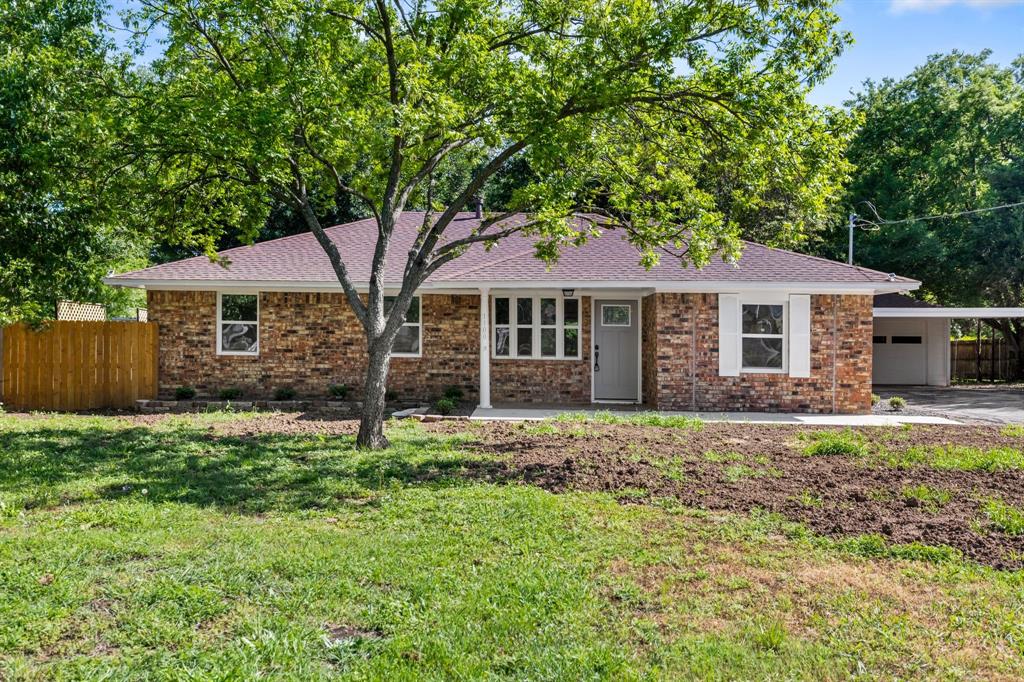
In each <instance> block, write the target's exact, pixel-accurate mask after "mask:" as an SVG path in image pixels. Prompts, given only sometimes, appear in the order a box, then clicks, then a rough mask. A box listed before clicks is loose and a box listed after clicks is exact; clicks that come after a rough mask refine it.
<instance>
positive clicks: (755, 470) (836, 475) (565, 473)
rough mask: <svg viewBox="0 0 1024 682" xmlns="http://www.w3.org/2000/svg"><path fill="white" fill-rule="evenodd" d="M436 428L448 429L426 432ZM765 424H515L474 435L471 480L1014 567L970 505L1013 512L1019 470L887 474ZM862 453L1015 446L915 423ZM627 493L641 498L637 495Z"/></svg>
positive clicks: (879, 435)
mask: <svg viewBox="0 0 1024 682" xmlns="http://www.w3.org/2000/svg"><path fill="white" fill-rule="evenodd" d="M426 428H430V429H432V430H435V431H451V430H458V428H459V427H458V426H457V425H452V424H445V423H440V424H431V425H429V426H428V427H426ZM816 430H820V429H812V428H805V427H793V426H776V425H752V424H707V425H705V427H704V428H703V429H702V430H700V431H686V430H680V429H669V428H653V427H647V426H634V425H622V424H619V425H602V424H589V425H587V427H586V429H580V428H579V427H578V426H577V425H562V426H560V427H559V430H558V431H557V432H555V433H534V432H531V428H530V427H529V426H524V425H521V424H509V423H504V424H501V423H494V424H488V425H486V426H485V427H483V428H481V429H480V430H479V431H478V432H477V433H478V441H477V442H476V443H475V444H474V446H473V447H476V448H478V449H481V450H484V451H486V452H490V453H493V454H495V455H498V456H499V461H498V462H497V463H494V464H484V465H481V467H480V471H479V472H478V473H479V474H480V475H482V476H483V477H485V478H488V479H490V480H495V481H521V482H523V483H527V484H530V485H536V486H539V487H542V488H544V489H546V490H550V491H552V492H564V491H569V490H581V491H607V492H612V493H615V492H616V491H622V492H623V493H624V495H623V498H622V499H623V501H627V502H634V501H643V499H644V498H645V497H646V498H650V497H663V496H669V497H674V498H676V499H678V500H679V501H680V502H682V503H683V504H686V505H688V506H693V507H699V508H703V509H709V510H722V511H734V512H746V511H750V510H752V509H755V508H760V509H765V510H768V511H772V512H776V513H779V514H781V515H783V516H784V517H786V518H787V519H790V520H793V521H799V522H802V523H804V524H806V525H807V526H809V527H810V528H811V529H812V530H814V531H815V532H817V533H820V534H823V535H827V536H832V537H841V536H855V535H863V534H879V535H882V536H884V537H886V538H887V539H888V540H889V541H891V542H894V543H909V542H921V543H925V544H929V545H948V546H950V547H954V548H956V549H958V550H960V551H962V552H963V553H964V554H965V555H966V556H968V557H970V558H972V559H974V560H976V561H978V562H981V563H985V564H988V565H991V566H994V567H997V568H1009V569H1017V568H1021V567H1024V536H1016V537H1014V536H1009V535H1007V534H1005V533H1002V532H1000V531H998V530H997V529H995V528H993V527H992V526H991V524H989V522H988V520H987V519H986V518H985V516H984V515H983V514H982V513H981V510H980V506H981V504H983V502H984V501H985V500H986V499H987V498H991V497H1000V498H1002V499H1003V500H1004V501H1005V502H1007V503H1009V504H1013V505H1018V506H1020V505H1024V471H1020V470H1007V471H998V472H985V471H959V470H938V469H932V468H928V467H924V466H916V467H912V468H905V469H904V468H894V467H889V466H884V465H881V464H879V463H877V462H872V461H871V460H870V458H868V459H863V458H856V457H847V456H839V455H832V456H814V457H811V456H807V455H805V454H803V452H802V450H803V446H804V445H805V444H806V443H805V442H803V441H800V440H799V434H800V433H801V432H811V431H816ZM858 431H859V433H861V434H862V435H863V436H864V437H865V439H866V440H867V441H868V442H869V443H870V444H873V445H879V446H884V447H885V448H886V449H887V450H889V451H891V452H900V451H903V450H906V449H907V448H910V447H913V446H916V445H973V446H977V447H980V448H992V447H997V446H1006V447H1016V448H1020V447H1021V446H1022V445H1024V444H1022V442H1021V440H1020V439H1019V438H1011V437H1007V436H1004V435H1002V434H1001V433H1000V429H999V428H998V427H991V426H970V427H964V426H954V427H948V426H915V427H914V428H913V429H911V430H903V429H898V428H864V429H858ZM921 485H924V486H928V488H930V489H936V490H941V491H946V492H948V493H949V494H950V499H949V501H948V502H946V503H945V504H942V505H930V504H925V503H922V502H920V501H919V500H917V499H913V498H909V499H908V498H906V497H905V496H904V490H906V489H907V488H912V487H915V486H921ZM637 491H642V492H641V494H640V495H639V496H638V495H637Z"/></svg>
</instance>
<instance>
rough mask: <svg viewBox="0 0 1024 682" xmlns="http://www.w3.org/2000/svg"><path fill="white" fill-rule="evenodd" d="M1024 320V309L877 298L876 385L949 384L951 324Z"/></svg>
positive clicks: (874, 337) (900, 296)
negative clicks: (934, 303) (959, 306)
mask: <svg viewBox="0 0 1024 682" xmlns="http://www.w3.org/2000/svg"><path fill="white" fill-rule="evenodd" d="M1008 317H1024V308H951V307H945V306H937V305H932V304H930V303H925V302H924V301H918V300H916V299H913V298H910V297H909V296H904V295H903V294H882V295H880V296H876V297H875V304H874V331H873V335H872V347H873V355H874V365H873V369H872V376H871V379H872V382H873V383H874V384H876V385H885V386H949V383H950V381H949V380H950V358H949V321H950V320H952V319H976V320H981V319H1000V318H1008Z"/></svg>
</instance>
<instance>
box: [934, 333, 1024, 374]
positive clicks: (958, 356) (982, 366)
mask: <svg viewBox="0 0 1024 682" xmlns="http://www.w3.org/2000/svg"><path fill="white" fill-rule="evenodd" d="M949 345H950V348H949V361H950V364H951V365H952V368H951V369H952V375H951V378H952V379H953V380H954V381H956V380H961V381H963V380H970V381H1006V380H1009V379H1014V378H1015V377H1016V376H1017V363H1018V362H1019V358H1017V356H1016V354H1015V353H1014V352H1013V350H1012V349H1011V348H1010V347H1009V344H1007V343H1006V340H1005V339H998V338H997V339H995V341H994V342H993V341H992V340H991V339H982V340H981V345H980V346H979V344H978V341H977V340H974V339H971V340H969V341H965V340H953V341H950V342H949Z"/></svg>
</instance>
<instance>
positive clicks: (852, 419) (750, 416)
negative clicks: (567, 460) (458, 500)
mask: <svg viewBox="0 0 1024 682" xmlns="http://www.w3.org/2000/svg"><path fill="white" fill-rule="evenodd" d="M639 411H642V410H638V409H637V408H634V407H630V406H622V407H621V408H620V407H619V406H614V405H600V406H597V407H591V408H587V407H576V408H564V407H533V406H524V407H518V406H517V407H491V408H487V409H481V408H479V407H478V408H477V409H476V410H474V411H473V414H472V415H471V416H470V419H477V420H481V421H539V420H542V419H553V418H555V417H557V416H559V415H561V414H570V413H587V412H611V413H612V414H616V415H621V416H622V417H625V418H628V417H629V416H631V415H635V414H637V412H639ZM658 414H663V415H668V416H685V417H695V418H697V419H702V420H704V421H709V422H734V423H740V424H804V425H810V426H898V425H900V424H959V423H960V422H956V421H953V420H952V419H947V418H945V417H939V416H921V415H909V414H908V415H884V414H790V413H768V412H659V413H658Z"/></svg>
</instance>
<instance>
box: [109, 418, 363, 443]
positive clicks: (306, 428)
mask: <svg viewBox="0 0 1024 682" xmlns="http://www.w3.org/2000/svg"><path fill="white" fill-rule="evenodd" d="M188 418H189V415H180V414H176V415H175V414H136V415H131V416H126V417H122V420H123V421H126V422H128V423H130V424H132V425H136V426H156V425H158V424H162V423H164V422H166V421H168V420H182V419H185V420H187V419H188ZM207 428H208V429H209V431H210V433H212V434H214V435H217V436H242V437H253V438H254V437H257V436H264V435H284V436H306V435H327V436H345V435H354V434H355V433H356V432H357V431H358V430H359V422H358V421H356V420H354V419H340V418H337V417H333V416H331V415H329V414H326V413H325V414H315V413H309V414H306V413H294V412H258V413H255V414H245V415H244V416H240V417H239V418H238V419H225V420H224V421H215V422H212V423H210V424H208V425H207Z"/></svg>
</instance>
